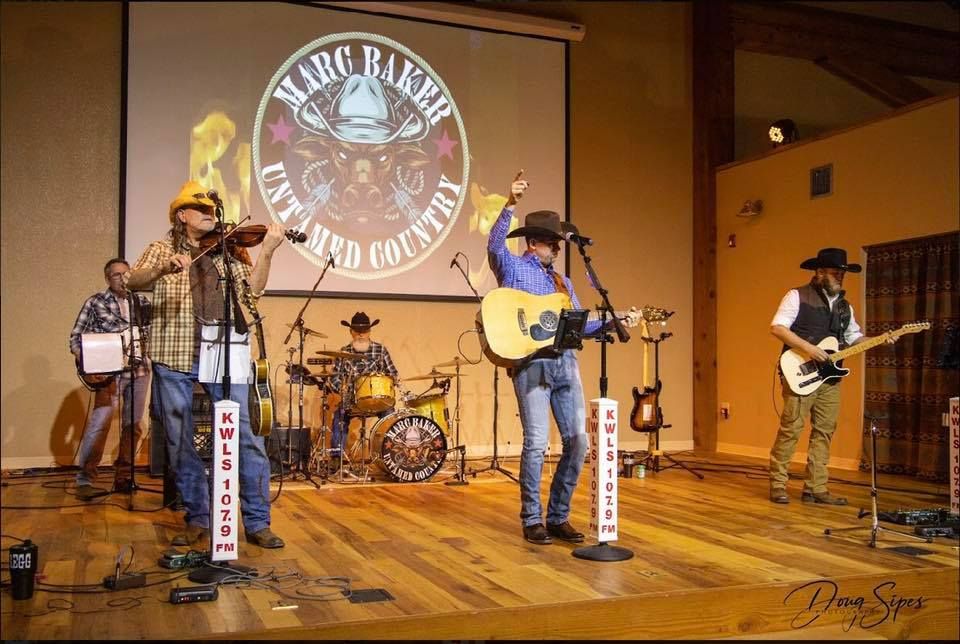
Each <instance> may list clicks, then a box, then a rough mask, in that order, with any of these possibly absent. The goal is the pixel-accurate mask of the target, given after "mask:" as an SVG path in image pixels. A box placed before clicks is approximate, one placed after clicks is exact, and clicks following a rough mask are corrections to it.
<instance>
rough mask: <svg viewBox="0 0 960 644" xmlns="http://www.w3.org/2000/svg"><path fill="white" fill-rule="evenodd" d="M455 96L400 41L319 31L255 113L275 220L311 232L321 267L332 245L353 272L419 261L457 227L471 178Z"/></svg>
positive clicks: (259, 171) (257, 166)
mask: <svg viewBox="0 0 960 644" xmlns="http://www.w3.org/2000/svg"><path fill="white" fill-rule="evenodd" d="M469 159H470V156H469V150H468V146H467V137H466V132H465V130H464V127H463V120H462V119H461V117H460V113H459V111H458V110H457V106H456V103H455V102H454V99H453V96H452V95H451V93H450V91H449V90H448V89H447V87H446V85H445V84H444V82H443V79H441V78H440V77H439V76H438V75H437V74H436V72H434V71H433V69H431V67H430V66H429V65H428V64H427V63H426V61H424V60H423V59H422V58H420V57H419V56H417V55H416V54H415V53H413V52H412V51H410V50H409V49H407V48H406V47H405V46H403V45H402V44H400V43H398V42H396V41H394V40H391V39H389V38H386V37H384V36H380V35H376V34H369V33H355V32H354V33H339V34H331V35H328V36H324V37H323V38H320V39H318V40H315V41H313V42H312V43H310V44H308V45H306V46H305V47H303V48H301V49H300V50H299V51H297V52H296V53H295V54H293V55H292V56H291V57H290V58H289V59H287V61H286V62H285V63H284V64H283V66H281V67H280V68H279V70H278V71H277V73H276V74H275V75H274V77H273V79H272V80H271V81H270V84H269V85H268V86H267V88H266V90H265V92H264V94H263V98H262V99H261V101H260V106H259V108H258V110H257V118H256V124H255V126H254V133H253V161H254V170H255V173H256V179H257V184H258V185H259V187H260V194H261V195H262V197H263V200H264V203H265V205H266V207H267V209H268V211H269V212H270V215H271V217H273V219H274V220H276V221H278V222H280V223H281V224H283V225H284V226H286V227H288V228H296V229H298V230H302V231H303V232H305V233H306V234H307V236H308V237H307V242H306V243H304V244H299V245H296V246H294V248H295V249H296V250H297V251H298V252H300V253H301V254H303V255H304V256H305V257H306V258H307V259H309V260H310V261H312V262H313V263H314V264H317V265H321V264H323V263H324V261H325V260H326V257H327V255H328V254H329V253H330V252H332V253H333V255H334V258H335V263H336V269H337V272H338V273H340V274H341V275H345V276H348V277H352V278H356V279H375V278H379V277H388V276H391V275H397V274H400V273H403V272H404V271H407V270H410V269H411V268H413V267H415V266H417V265H418V264H420V263H421V262H423V261H424V260H425V259H426V258H427V257H429V256H430V254H431V253H433V252H434V251H435V250H436V249H437V247H439V246H440V245H441V244H442V243H443V241H444V239H445V238H446V237H447V235H448V234H449V232H450V230H451V229H452V228H453V226H454V224H455V222H456V220H457V216H458V215H459V213H460V209H461V207H462V206H463V203H464V196H465V194H466V191H465V190H464V189H463V187H464V186H465V185H468V180H469V176H468V175H469V168H470V166H469Z"/></svg>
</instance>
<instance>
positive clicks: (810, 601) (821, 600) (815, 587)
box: [783, 579, 927, 631]
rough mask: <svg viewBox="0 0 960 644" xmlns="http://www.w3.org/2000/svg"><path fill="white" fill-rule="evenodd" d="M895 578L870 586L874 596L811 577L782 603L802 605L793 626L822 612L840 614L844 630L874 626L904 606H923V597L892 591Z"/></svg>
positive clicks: (796, 626)
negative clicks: (847, 592)
mask: <svg viewBox="0 0 960 644" xmlns="http://www.w3.org/2000/svg"><path fill="white" fill-rule="evenodd" d="M896 587H897V583H896V582H895V581H885V582H883V583H880V584H877V585H876V586H875V587H874V589H873V597H871V598H869V599H868V598H865V597H863V596H845V595H840V594H839V592H838V591H839V586H838V585H837V583H836V582H834V581H830V580H826V579H825V580H821V581H811V582H809V583H806V584H804V585H802V586H799V587H797V588H794V589H793V590H791V591H790V592H789V593H787V596H786V597H784V598H783V603H784V605H793V606H797V605H799V606H801V608H800V612H798V613H797V614H796V615H795V616H794V617H793V619H792V620H790V626H791V627H792V628H803V627H805V626H809V625H810V624H813V623H814V622H816V621H817V620H818V619H820V618H821V617H823V616H824V615H829V614H831V613H836V614H841V615H842V618H841V624H842V626H843V630H844V631H849V630H850V629H851V628H853V627H854V625H856V624H859V625H860V628H874V627H875V626H879V625H880V624H883V623H884V622H885V621H887V619H889V618H890V617H891V616H892V617H893V621H894V622H895V621H897V616H898V615H899V614H900V611H901V610H903V609H905V608H912V609H913V610H919V609H921V608H923V605H924V602H925V601H927V598H926V597H923V596H922V595H919V596H917V597H907V596H901V595H897V593H895V592H893V591H894V589H895V588H896Z"/></svg>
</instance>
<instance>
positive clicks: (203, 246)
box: [193, 222, 307, 260]
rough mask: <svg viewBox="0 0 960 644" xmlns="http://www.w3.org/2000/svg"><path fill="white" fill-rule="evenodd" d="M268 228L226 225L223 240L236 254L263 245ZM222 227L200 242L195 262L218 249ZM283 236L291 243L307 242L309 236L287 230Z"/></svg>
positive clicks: (262, 225)
mask: <svg viewBox="0 0 960 644" xmlns="http://www.w3.org/2000/svg"><path fill="white" fill-rule="evenodd" d="M267 228H268V227H267V226H266V225H264V224H248V225H246V226H237V225H236V224H231V223H228V224H226V232H225V233H223V239H224V241H226V243H227V247H228V248H229V249H230V251H231V253H233V252H236V251H235V249H237V248H251V247H253V246H258V245H260V244H262V243H263V238H264V237H266V236H267ZM220 231H221V227H220V223H219V222H217V224H216V225H215V226H214V227H213V230H211V231H210V232H208V233H205V234H204V235H203V237H201V238H200V239H199V240H198V244H199V246H198V247H197V251H198V253H197V255H196V256H195V257H194V258H193V259H194V260H196V259H198V258H200V257H202V256H203V255H205V254H206V253H207V252H209V251H211V250H213V249H215V248H217V247H218V246H219V244H220V237H221V234H220ZM283 236H284V237H286V238H287V239H289V240H290V242H291V243H293V244H297V243H303V242H305V241H307V234H306V233H305V232H303V231H300V230H287V231H286V232H284V233H283Z"/></svg>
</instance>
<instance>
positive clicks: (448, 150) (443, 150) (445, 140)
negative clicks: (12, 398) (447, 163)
mask: <svg viewBox="0 0 960 644" xmlns="http://www.w3.org/2000/svg"><path fill="white" fill-rule="evenodd" d="M433 143H434V144H435V145H436V146H437V159H439V158H440V157H449V158H450V160H451V161H452V160H453V146H455V145H457V144H458V141H454V140H452V139H450V138H449V137H448V136H447V131H446V130H444V131H443V136H441V137H440V138H439V139H433Z"/></svg>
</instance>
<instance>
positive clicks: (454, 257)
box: [450, 253, 460, 268]
mask: <svg viewBox="0 0 960 644" xmlns="http://www.w3.org/2000/svg"><path fill="white" fill-rule="evenodd" d="M459 254H460V253H457V255H459ZM457 255H454V256H453V259H451V260H450V268H453V267H454V266H456V265H457Z"/></svg>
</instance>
